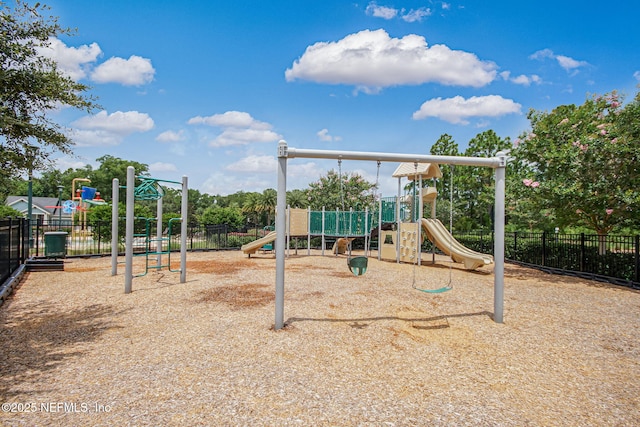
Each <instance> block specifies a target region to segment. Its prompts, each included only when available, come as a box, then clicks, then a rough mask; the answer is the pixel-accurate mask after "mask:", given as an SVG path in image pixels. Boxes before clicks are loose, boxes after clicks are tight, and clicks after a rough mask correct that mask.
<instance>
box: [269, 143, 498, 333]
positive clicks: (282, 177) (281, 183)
mask: <svg viewBox="0 0 640 427" xmlns="http://www.w3.org/2000/svg"><path fill="white" fill-rule="evenodd" d="M290 158H291V159H293V158H307V159H336V160H338V161H342V160H360V161H377V162H378V164H379V163H380V162H383V161H385V162H410V163H413V164H414V165H416V166H415V167H417V164H418V163H434V164H445V165H461V166H478V167H489V168H492V169H494V170H495V206H494V212H495V217H494V218H495V220H494V227H495V228H494V236H495V238H494V259H495V266H494V298H493V300H494V312H493V320H494V321H495V322H496V323H502V322H503V313H504V225H505V221H504V218H505V181H506V173H505V172H506V166H507V155H506V153H503V152H499V153H498V154H497V155H496V156H495V157H463V156H434V155H425V154H399V153H398V154H396V153H380V152H356V151H335V150H313V149H299V148H293V147H289V146H288V145H287V143H286V141H280V142H279V144H278V186H277V187H278V188H277V207H276V210H277V211H279V212H284V210H285V209H286V203H287V201H286V192H287V161H288V159H290ZM376 180H377V178H376ZM450 198H451V195H450ZM451 222H452V220H451V218H450V230H451ZM285 229H286V218H285V216H284V215H280V216H278V217H276V233H277V236H276V250H275V252H276V278H275V281H276V283H275V285H276V289H275V290H276V292H275V324H274V329H275V330H279V329H282V328H283V327H284V289H285V286H284V285H285V258H286V257H285V249H286V248H285ZM448 244H449V250H450V252H451V249H453V247H454V245H455V244H456V242H455V241H454V239H453V238H451V239H450V241H449V242H448ZM418 253H419V252H418ZM350 258H354V260H350V259H348V261H347V262H348V265H349V268H350V269H351V266H352V264H353V265H354V268H356V267H357V266H356V264H357V263H359V262H360V261H356V260H355V258H360V257H350ZM363 263H364V261H363ZM358 268H359V269H356V272H355V273H354V274H357V275H359V274H363V273H364V272H365V271H366V265H364V266H362V265H361V266H360V267H358ZM414 268H415V264H414ZM358 273H359V274H358ZM450 277H451V275H450ZM449 281H450V282H451V279H449ZM415 282H416V281H415V275H414V280H413V284H412V286H413V287H415V288H416V289H417V290H420V291H422V292H427V293H440V292H445V291H447V290H449V289H451V287H452V285H451V283H448V284H447V285H446V286H444V287H442V288H439V289H424V290H423V289H422V288H420V287H419V286H417V285H416V283H415Z"/></svg>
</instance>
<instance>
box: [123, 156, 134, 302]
mask: <svg viewBox="0 0 640 427" xmlns="http://www.w3.org/2000/svg"><path fill="white" fill-rule="evenodd" d="M135 187H136V174H135V169H134V168H133V166H128V167H127V210H126V212H127V213H126V227H125V243H124V245H125V247H124V258H125V267H124V293H125V294H128V293H131V284H132V283H133V219H134V213H133V207H134V200H135V199H134V194H135V193H134V190H135Z"/></svg>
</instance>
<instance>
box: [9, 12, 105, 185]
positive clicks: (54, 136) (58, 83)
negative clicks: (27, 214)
mask: <svg viewBox="0 0 640 427" xmlns="http://www.w3.org/2000/svg"><path fill="white" fill-rule="evenodd" d="M48 10H49V8H48V7H47V6H45V5H40V3H36V5H35V6H29V5H28V4H26V3H25V2H23V1H22V0H16V1H15V4H14V7H13V8H12V7H10V6H9V5H8V4H7V3H5V2H2V1H0V34H1V36H0V181H1V182H2V183H6V182H7V180H9V179H11V178H12V177H16V176H20V175H21V174H23V173H25V172H28V171H30V170H39V169H43V168H44V167H45V165H47V164H48V163H49V160H50V156H51V155H52V154H53V153H54V152H63V153H70V152H71V146H72V141H71V139H70V138H69V136H68V135H67V134H66V132H65V130H64V129H63V128H62V127H61V126H60V125H59V124H57V123H55V122H54V121H53V120H52V119H51V118H50V117H49V113H50V112H51V111H53V110H55V109H59V108H60V107H61V106H70V107H74V108H79V109H82V110H85V111H87V112H90V111H92V110H93V109H94V108H95V107H97V105H96V104H95V103H94V99H93V98H92V97H90V96H87V95H85V92H87V91H88V89H89V88H88V87H87V86H85V85H83V84H80V83H77V82H75V81H74V80H73V79H71V78H70V77H68V76H66V75H65V74H64V73H63V72H61V71H60V70H59V69H58V67H57V65H56V62H55V61H54V60H52V59H49V58H45V57H43V56H42V55H40V54H39V53H38V49H39V48H41V47H46V46H48V45H49V44H50V40H51V39H53V38H56V37H58V36H60V35H69V34H71V30H70V29H67V28H62V27H61V26H60V25H59V24H58V21H57V18H56V17H53V16H47V14H48Z"/></svg>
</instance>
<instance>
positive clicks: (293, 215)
mask: <svg viewBox="0 0 640 427" xmlns="http://www.w3.org/2000/svg"><path fill="white" fill-rule="evenodd" d="M393 177H394V178H398V195H397V196H396V197H387V198H381V199H380V201H379V204H378V209H377V212H376V211H375V210H374V211H373V212H370V211H369V210H365V211H353V210H349V211H340V210H338V209H336V210H335V211H325V209H324V208H323V209H322V211H311V210H310V209H292V208H290V207H287V209H286V239H287V242H286V248H287V256H288V255H289V251H290V243H289V242H290V239H291V238H292V237H306V238H307V254H308V255H310V254H311V239H312V238H313V237H322V245H321V249H322V255H324V254H325V253H324V252H325V248H326V242H327V241H329V242H333V248H332V253H333V254H336V255H337V254H344V253H348V254H349V256H351V243H352V241H353V240H355V239H356V238H364V247H365V251H364V256H365V257H366V256H369V255H370V252H371V251H370V243H371V240H372V232H373V231H375V230H376V229H377V235H378V260H386V261H395V262H399V263H413V264H418V265H421V264H422V256H421V255H422V251H421V246H422V243H423V242H424V240H425V238H428V239H429V240H430V241H431V242H432V243H433V244H434V246H435V247H437V248H438V249H440V250H441V251H442V252H443V253H444V254H445V255H448V256H450V257H451V258H452V260H453V261H455V262H458V263H462V264H463V265H464V268H466V269H468V270H475V269H477V268H479V267H483V266H486V265H490V264H492V263H493V257H492V256H491V255H486V254H482V253H479V252H475V251H473V250H471V249H469V248H467V247H465V246H463V245H462V244H461V243H460V242H458V241H457V240H456V239H455V238H454V237H453V236H452V235H451V232H450V231H449V230H447V229H446V227H445V226H444V225H443V224H442V222H440V221H439V220H437V219H436V218H435V216H436V199H437V196H438V192H437V190H436V188H435V187H422V183H423V182H424V180H426V179H434V178H441V177H442V173H441V171H440V168H439V166H438V165H437V164H432V163H417V162H416V163H413V164H411V163H401V164H400V165H399V166H398V168H397V169H396V171H395V172H394V173H393ZM403 178H407V179H409V180H410V181H414V182H415V185H414V186H413V188H414V194H404V195H403V194H402V179H403ZM425 204H429V205H431V218H425V217H424V216H425V215H424V213H423V208H424V205H425ZM389 225H393V227H392V228H393V229H392V230H390V229H389V228H390V227H388V226H389ZM276 237H277V233H276V232H275V231H272V232H270V233H269V234H267V235H266V236H264V237H262V238H260V239H258V240H255V241H253V242H250V243H247V244H245V245H244V246H242V248H241V250H242V251H243V252H244V253H245V254H246V255H248V256H249V257H250V256H251V254H254V253H255V252H257V251H258V250H264V249H265V245H271V243H272V242H273V241H275V240H276ZM327 239H329V240H327ZM269 249H270V248H269Z"/></svg>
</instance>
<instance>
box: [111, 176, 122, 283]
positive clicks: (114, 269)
mask: <svg viewBox="0 0 640 427" xmlns="http://www.w3.org/2000/svg"><path fill="white" fill-rule="evenodd" d="M119 203H120V181H119V180H118V178H113V181H112V183H111V275H112V276H115V275H116V274H118V249H119V248H118V238H119V236H118V222H119V220H120V216H119V215H118V204H119Z"/></svg>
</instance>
